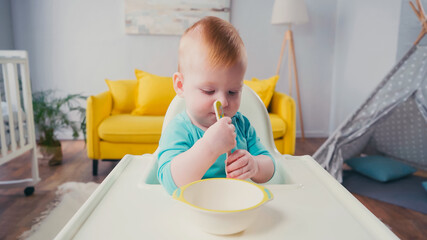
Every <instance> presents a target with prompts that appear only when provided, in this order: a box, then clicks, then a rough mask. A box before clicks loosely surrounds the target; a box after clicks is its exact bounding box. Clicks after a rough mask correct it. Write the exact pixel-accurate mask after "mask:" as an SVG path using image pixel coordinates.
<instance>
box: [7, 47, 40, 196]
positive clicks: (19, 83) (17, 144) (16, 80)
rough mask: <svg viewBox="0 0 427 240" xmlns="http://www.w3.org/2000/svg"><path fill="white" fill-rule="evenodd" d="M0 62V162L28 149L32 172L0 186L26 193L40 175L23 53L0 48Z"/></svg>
mask: <svg viewBox="0 0 427 240" xmlns="http://www.w3.org/2000/svg"><path fill="white" fill-rule="evenodd" d="M0 65H1V68H0V100H1V107H2V114H0V165H3V164H5V163H7V162H9V161H11V160H13V159H16V158H17V157H19V156H21V155H22V154H25V153H27V152H30V156H31V157H30V159H29V160H30V161H31V175H32V176H31V178H26V179H16V180H15V179H14V180H9V181H0V188H14V187H25V190H24V193H25V195H26V196H29V195H31V194H33V192H34V185H35V184H36V183H37V182H38V181H40V178H39V170H38V162H37V145H36V137H35V130H34V119H33V104H32V98H31V85H30V77H29V76H30V73H29V67H28V55H27V52H26V51H0Z"/></svg>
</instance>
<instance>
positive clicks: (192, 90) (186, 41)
mask: <svg viewBox="0 0 427 240" xmlns="http://www.w3.org/2000/svg"><path fill="white" fill-rule="evenodd" d="M246 59H247V57H246V50H245V47H244V45H243V42H242V39H241V38H240V36H239V34H238V32H237V30H236V29H235V28H234V27H233V26H232V25H231V24H230V23H228V22H226V21H224V20H222V19H220V18H216V17H205V18H203V19H201V20H200V21H198V22H196V23H195V24H194V25H193V26H191V27H190V28H188V29H187V30H186V31H185V33H184V34H183V36H182V38H181V41H180V44H179V58H178V72H176V73H174V75H173V86H174V89H175V91H176V93H177V95H178V96H180V97H182V98H183V99H184V101H185V106H186V111H184V112H182V113H180V114H178V115H177V116H175V118H174V119H173V120H172V121H171V122H170V123H169V124H168V126H167V127H166V129H165V131H164V132H163V134H162V137H161V139H160V143H159V151H158V171H157V177H158V179H159V181H160V182H161V183H162V185H163V186H164V187H165V189H166V190H167V192H168V193H169V194H172V192H173V191H174V190H175V189H176V188H178V187H181V186H183V185H186V184H188V183H191V182H193V181H196V180H200V179H204V178H214V177H215V178H216V177H229V178H238V179H251V180H252V181H254V182H256V183H264V182H267V181H268V180H270V179H271V177H272V176H273V174H274V171H275V163H274V159H273V157H272V156H271V155H270V153H269V152H268V151H267V150H266V149H265V147H264V146H263V145H262V144H261V142H260V140H259V138H258V137H257V135H256V133H255V129H254V128H253V127H252V126H251V125H250V123H249V121H248V119H247V118H246V117H245V116H243V115H242V114H241V113H239V112H237V110H238V109H239V106H240V100H241V94H242V87H243V77H244V74H245V71H246V65H247V60H246ZM216 100H218V101H220V102H221V104H222V107H223V111H224V115H225V117H223V118H221V119H219V120H218V121H217V119H216V115H215V111H214V107H213V103H214V102H215V101H216ZM226 153H230V154H229V155H228V158H226Z"/></svg>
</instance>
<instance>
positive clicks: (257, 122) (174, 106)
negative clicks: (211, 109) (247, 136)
mask: <svg viewBox="0 0 427 240" xmlns="http://www.w3.org/2000/svg"><path fill="white" fill-rule="evenodd" d="M242 91H243V92H242V99H241V103H240V108H239V112H240V113H242V114H243V115H245V116H246V117H247V118H248V119H249V121H250V122H251V125H252V126H253V127H254V128H255V130H256V133H257V136H258V137H259V138H260V140H261V142H262V144H264V146H265V147H266V148H267V150H268V151H269V152H270V154H272V155H273V157H275V158H276V157H278V156H280V155H281V154H280V153H279V151H278V150H277V149H276V145H275V144H274V139H273V132H272V128H271V123H270V118H269V116H268V112H267V109H266V108H265V106H264V103H263V102H262V101H261V99H260V98H259V97H258V95H257V94H256V93H255V92H254V91H253V90H252V89H251V88H249V87H248V86H246V85H244V86H243V90H242ZM184 110H185V102H184V100H183V99H182V98H181V97H179V96H176V97H175V98H174V99H173V100H172V102H171V104H170V105H169V108H168V110H167V112H166V115H165V119H164V121H163V128H162V133H163V131H164V130H165V128H166V126H167V125H168V123H169V122H170V121H171V120H172V119H173V118H174V117H175V115H177V114H178V113H181V112H182V111H184ZM155 155H156V156H157V150H156V152H155Z"/></svg>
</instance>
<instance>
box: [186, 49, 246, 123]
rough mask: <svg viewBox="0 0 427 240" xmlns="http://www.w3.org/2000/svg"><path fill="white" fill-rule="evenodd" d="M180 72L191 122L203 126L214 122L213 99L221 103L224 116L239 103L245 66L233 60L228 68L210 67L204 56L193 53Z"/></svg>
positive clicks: (230, 112)
mask: <svg viewBox="0 0 427 240" xmlns="http://www.w3.org/2000/svg"><path fill="white" fill-rule="evenodd" d="M193 60H194V62H193V63H192V65H191V67H190V68H188V69H187V70H186V71H185V73H183V92H182V94H181V96H183V97H184V99H185V103H186V108H187V113H188V115H189V116H190V119H191V121H192V123H193V124H194V125H196V126H198V127H199V128H201V129H202V130H206V129H207V128H209V127H210V126H211V125H212V124H214V123H215V122H216V116H215V111H214V107H213V103H214V102H215V101H216V100H219V101H220V102H221V103H222V107H223V110H224V114H225V116H228V117H233V116H234V115H235V114H236V112H237V110H238V109H239V106H240V98H241V94H242V87H243V77H244V73H245V70H246V67H245V66H244V64H243V63H236V64H234V66H231V67H229V68H224V67H216V68H211V67H210V66H209V64H208V63H207V60H205V59H203V58H197V57H195V58H194V59H193Z"/></svg>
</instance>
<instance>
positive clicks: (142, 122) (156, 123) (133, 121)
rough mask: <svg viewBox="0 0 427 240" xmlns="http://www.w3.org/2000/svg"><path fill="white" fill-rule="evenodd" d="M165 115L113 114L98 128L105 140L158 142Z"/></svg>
mask: <svg viewBox="0 0 427 240" xmlns="http://www.w3.org/2000/svg"><path fill="white" fill-rule="evenodd" d="M163 120H164V116H134V115H131V114H120V115H112V116H109V117H107V118H106V119H104V120H103V121H102V122H101V124H100V125H99V128H98V134H99V137H100V138H101V139H102V140H103V141H108V142H117V143H157V142H159V140H160V134H161V132H162V125H163Z"/></svg>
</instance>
